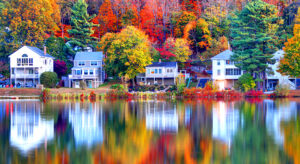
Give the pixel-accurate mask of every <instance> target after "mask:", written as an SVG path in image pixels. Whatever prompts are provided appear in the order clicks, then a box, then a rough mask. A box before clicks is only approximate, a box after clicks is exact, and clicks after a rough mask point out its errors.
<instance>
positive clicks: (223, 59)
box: [211, 50, 296, 90]
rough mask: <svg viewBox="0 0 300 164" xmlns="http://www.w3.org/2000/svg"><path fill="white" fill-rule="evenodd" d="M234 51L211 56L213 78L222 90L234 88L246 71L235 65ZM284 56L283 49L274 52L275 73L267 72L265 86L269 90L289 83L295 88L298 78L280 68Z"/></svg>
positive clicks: (271, 66)
mask: <svg viewBox="0 0 300 164" xmlns="http://www.w3.org/2000/svg"><path fill="white" fill-rule="evenodd" d="M233 54H234V53H233V52H232V51H231V50H225V51H223V52H221V53H220V54H218V55H216V56H214V57H212V58H211V60H212V79H213V81H214V83H215V84H216V85H217V86H218V88H219V89H220V90H224V89H233V86H234V84H235V83H236V82H237V81H238V78H239V77H240V76H241V75H242V74H243V73H244V72H245V71H242V70H241V69H239V68H237V67H236V66H235V62H234V61H232V60H231V56H232V55H233ZM283 56H284V51H283V50H278V51H276V52H275V53H274V54H273V58H272V59H273V60H275V61H276V62H275V63H274V64H269V67H270V68H271V69H272V71H273V73H272V74H271V73H269V74H267V77H266V81H265V85H266V86H265V88H267V90H275V87H276V86H277V84H282V83H285V84H288V85H289V86H290V88H291V89H295V88H296V85H295V82H296V79H294V78H290V77H288V76H284V75H282V74H280V73H279V72H278V71H277V70H278V66H279V61H280V59H281V58H283Z"/></svg>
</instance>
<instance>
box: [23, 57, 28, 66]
mask: <svg viewBox="0 0 300 164" xmlns="http://www.w3.org/2000/svg"><path fill="white" fill-rule="evenodd" d="M27 65H28V58H22V66H27Z"/></svg>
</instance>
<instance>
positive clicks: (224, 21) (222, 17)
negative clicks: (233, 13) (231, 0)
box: [203, 6, 230, 39]
mask: <svg viewBox="0 0 300 164" xmlns="http://www.w3.org/2000/svg"><path fill="white" fill-rule="evenodd" d="M203 18H204V19H205V21H206V22H207V23H208V24H209V30H210V32H211V36H212V37H213V38H215V39H218V38H219V37H222V36H226V37H228V36H229V32H230V31H229V24H230V21H229V19H228V15H227V12H226V10H225V9H222V8H221V7H216V6H212V7H208V8H206V9H205V10H204V12H203Z"/></svg>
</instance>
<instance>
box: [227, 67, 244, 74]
mask: <svg viewBox="0 0 300 164" xmlns="http://www.w3.org/2000/svg"><path fill="white" fill-rule="evenodd" d="M226 75H241V70H240V69H237V68H234V69H226Z"/></svg>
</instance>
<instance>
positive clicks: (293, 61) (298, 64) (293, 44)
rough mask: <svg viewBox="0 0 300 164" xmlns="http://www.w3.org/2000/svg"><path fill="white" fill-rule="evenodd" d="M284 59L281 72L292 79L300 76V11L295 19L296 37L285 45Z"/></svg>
mask: <svg viewBox="0 0 300 164" xmlns="http://www.w3.org/2000/svg"><path fill="white" fill-rule="evenodd" d="M284 45H285V47H284V51H285V54H284V58H283V59H282V60H281V61H280V65H279V72H280V73H282V74H285V75H290V76H292V77H299V76H300V9H298V14H297V17H296V19H295V25H294V36H293V37H292V38H291V39H288V41H287V42H286V43H285V44H284Z"/></svg>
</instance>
